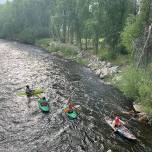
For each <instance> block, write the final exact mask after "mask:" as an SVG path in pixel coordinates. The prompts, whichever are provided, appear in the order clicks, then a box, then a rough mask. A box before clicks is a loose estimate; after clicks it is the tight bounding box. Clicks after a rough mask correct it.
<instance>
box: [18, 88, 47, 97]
mask: <svg viewBox="0 0 152 152" xmlns="http://www.w3.org/2000/svg"><path fill="white" fill-rule="evenodd" d="M43 92H44V90H43V89H41V88H37V89H34V90H33V94H32V95H33V96H36V95H38V94H41V93H43ZM16 95H17V96H26V95H27V94H26V92H18V93H17V94H16Z"/></svg>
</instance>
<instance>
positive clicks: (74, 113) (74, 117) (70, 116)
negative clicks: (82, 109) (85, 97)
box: [63, 104, 78, 120]
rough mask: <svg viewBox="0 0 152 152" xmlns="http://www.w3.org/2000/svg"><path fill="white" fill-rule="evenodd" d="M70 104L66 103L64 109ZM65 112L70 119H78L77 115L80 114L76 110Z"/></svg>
mask: <svg viewBox="0 0 152 152" xmlns="http://www.w3.org/2000/svg"><path fill="white" fill-rule="evenodd" d="M67 107H68V106H67V105H66V104H65V105H64V106H63V108H64V109H66V108H67ZM65 114H66V115H67V117H68V118H69V119H70V120H73V119H76V118H77V116H78V113H77V111H76V110H72V111H69V112H65Z"/></svg>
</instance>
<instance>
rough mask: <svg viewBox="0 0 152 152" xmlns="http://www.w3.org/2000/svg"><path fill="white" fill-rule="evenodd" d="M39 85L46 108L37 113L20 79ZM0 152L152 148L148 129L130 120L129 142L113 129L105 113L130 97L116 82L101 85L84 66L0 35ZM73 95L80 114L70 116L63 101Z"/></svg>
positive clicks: (137, 151) (151, 151)
mask: <svg viewBox="0 0 152 152" xmlns="http://www.w3.org/2000/svg"><path fill="white" fill-rule="evenodd" d="M26 84H29V85H30V86H32V87H33V88H40V87H42V88H44V91H45V94H44V95H45V96H47V97H48V98H49V105H50V112H49V113H48V114H44V113H42V112H41V111H40V110H39V108H38V104H37V99H36V98H32V100H31V102H28V100H27V98H26V97H25V96H18V95H17V93H18V92H21V91H24V88H25V85H26ZM0 87H1V89H0V152H78V149H79V145H80V144H82V145H84V146H85V147H86V149H87V151H88V152H106V151H107V150H109V149H111V150H112V152H152V140H151V137H152V129H151V128H150V127H149V128H148V127H145V126H143V125H141V124H139V123H138V122H136V121H135V120H131V121H129V124H128V126H129V128H130V130H131V131H132V132H133V133H134V134H135V136H136V137H137V138H138V140H137V141H136V142H131V141H128V140H126V139H123V138H122V137H119V136H118V135H116V134H114V133H113V132H112V130H111V128H110V127H109V126H108V125H107V124H106V123H105V121H104V117H105V116H106V115H110V114H111V112H112V111H115V112H116V113H117V114H120V115H121V116H122V117H124V119H126V120H127V119H129V118H127V117H125V116H123V115H122V113H121V111H123V110H124V111H126V110H127V108H128V107H129V105H130V103H129V101H127V100H126V98H125V97H124V96H123V95H122V93H121V92H119V91H118V90H117V89H116V88H114V87H112V86H110V85H105V84H103V83H102V81H101V80H100V79H99V78H98V77H97V76H95V75H94V74H93V73H92V72H91V71H90V70H89V69H88V68H87V67H84V66H81V65H79V64H77V63H75V62H74V61H71V60H65V59H63V58H61V57H59V56H54V55H51V54H50V53H47V52H46V51H44V50H41V49H39V48H37V47H34V46H31V45H25V44H20V43H17V42H10V41H5V40H0ZM69 96H71V97H72V100H73V102H74V103H76V104H78V105H80V106H81V110H80V112H79V118H78V120H75V121H69V120H68V118H67V117H66V116H65V114H64V113H63V101H64V100H65V99H66V98H68V97H69Z"/></svg>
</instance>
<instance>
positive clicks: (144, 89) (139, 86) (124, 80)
mask: <svg viewBox="0 0 152 152" xmlns="http://www.w3.org/2000/svg"><path fill="white" fill-rule="evenodd" d="M150 75H151V68H149V70H148V71H145V70H144V69H135V68H134V67H133V66H129V67H128V68H127V69H125V70H123V72H122V73H121V75H120V77H119V79H118V80H115V81H114V85H115V86H117V87H118V88H119V89H120V90H121V91H122V92H123V93H124V95H125V96H127V97H129V98H131V99H133V100H134V101H135V102H136V103H137V104H140V105H141V106H142V109H143V111H145V112H146V113H147V114H148V116H149V118H150V120H151V121H150V122H151V124H152V92H151V90H152V80H151V77H150Z"/></svg>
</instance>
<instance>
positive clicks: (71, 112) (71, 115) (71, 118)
mask: <svg viewBox="0 0 152 152" xmlns="http://www.w3.org/2000/svg"><path fill="white" fill-rule="evenodd" d="M66 115H67V116H68V118H69V119H70V120H73V119H76V118H77V116H78V113H77V112H76V111H75V110H73V111H70V112H67V113H66Z"/></svg>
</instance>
